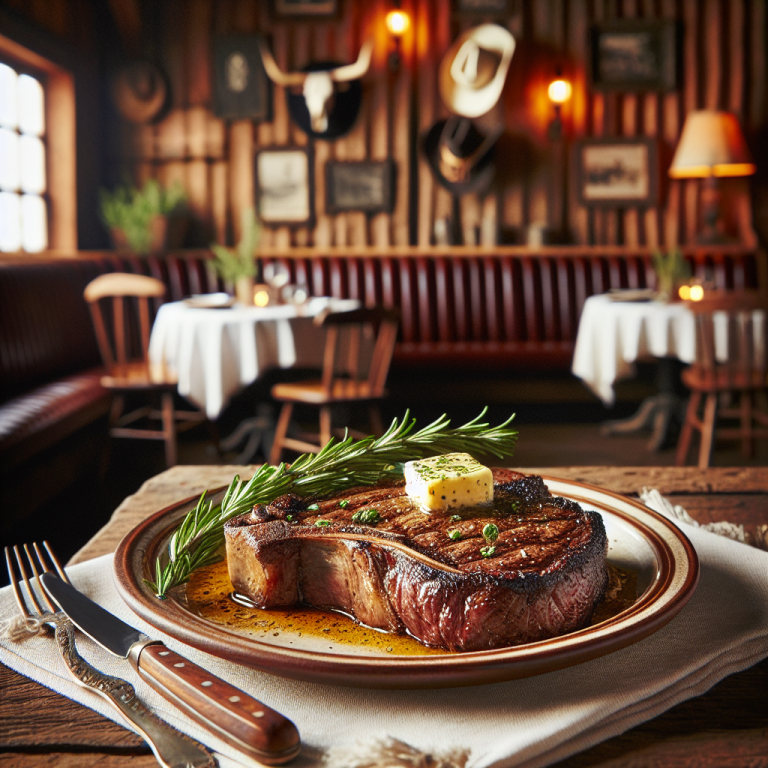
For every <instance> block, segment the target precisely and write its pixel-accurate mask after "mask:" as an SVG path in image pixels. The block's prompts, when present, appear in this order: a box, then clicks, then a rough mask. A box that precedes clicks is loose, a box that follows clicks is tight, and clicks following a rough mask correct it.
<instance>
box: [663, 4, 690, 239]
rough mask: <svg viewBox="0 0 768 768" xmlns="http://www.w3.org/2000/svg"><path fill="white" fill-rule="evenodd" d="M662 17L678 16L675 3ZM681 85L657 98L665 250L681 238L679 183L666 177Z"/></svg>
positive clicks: (677, 129)
mask: <svg viewBox="0 0 768 768" xmlns="http://www.w3.org/2000/svg"><path fill="white" fill-rule="evenodd" d="M661 12H662V16H663V17H664V18H669V19H674V18H676V17H677V4H676V0H662V9H661ZM680 56H681V57H683V56H684V54H683V51H681V52H680ZM686 65H687V62H684V63H683V67H681V69H682V72H683V74H682V77H683V78H686V77H687V75H686V74H685V69H684V67H685V66H686ZM681 88H682V86H680V87H679V88H678V90H677V91H674V92H671V93H665V94H664V95H663V96H660V97H659V98H660V101H661V110H662V115H661V125H660V129H659V130H660V138H661V141H662V146H663V148H664V150H665V154H666V155H667V158H668V159H667V162H666V163H665V164H664V165H663V166H662V170H661V173H662V175H663V178H662V190H665V191H666V196H665V198H664V199H663V200H662V214H661V219H662V225H661V226H662V234H661V243H660V244H661V245H664V246H665V247H666V248H669V247H671V246H672V245H674V244H676V243H679V242H681V237H680V232H681V229H680V216H681V211H682V194H681V193H682V184H681V182H679V181H672V180H671V179H670V178H669V176H668V170H669V163H671V162H672V156H673V152H674V150H675V148H676V146H677V140H678V137H679V135H680V130H681V128H682V124H681V117H680V115H681V113H682V112H681V107H682V105H681V93H682V90H681Z"/></svg>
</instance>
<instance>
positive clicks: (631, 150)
mask: <svg viewBox="0 0 768 768" xmlns="http://www.w3.org/2000/svg"><path fill="white" fill-rule="evenodd" d="M575 176H576V181H577V184H578V192H579V201H580V202H581V204H582V205H589V206H603V207H613V208H626V207H632V206H635V207H640V208H645V207H649V206H652V205H655V204H656V203H657V202H658V194H659V166H658V146H657V144H656V142H655V141H653V140H652V139H644V138H629V139H625V138H616V139H610V138H606V139H587V140H584V141H581V142H579V143H578V144H577V146H576V174H575Z"/></svg>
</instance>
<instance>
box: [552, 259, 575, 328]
mask: <svg viewBox="0 0 768 768" xmlns="http://www.w3.org/2000/svg"><path fill="white" fill-rule="evenodd" d="M554 269H555V276H556V286H557V308H558V314H559V320H560V323H559V327H558V330H559V333H558V338H559V339H563V340H565V341H573V339H574V338H575V333H574V331H573V326H574V318H573V316H572V311H573V305H574V299H575V295H574V292H573V291H572V290H571V288H570V286H572V285H573V280H572V279H571V278H570V276H569V272H570V270H571V268H570V265H569V263H568V260H566V259H564V258H562V257H557V258H556V259H554Z"/></svg>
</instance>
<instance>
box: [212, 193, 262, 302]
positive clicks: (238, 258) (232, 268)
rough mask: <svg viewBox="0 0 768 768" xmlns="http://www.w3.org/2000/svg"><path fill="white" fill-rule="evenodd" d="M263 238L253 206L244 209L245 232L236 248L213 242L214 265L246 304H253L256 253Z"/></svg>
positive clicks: (236, 296)
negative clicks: (232, 284)
mask: <svg viewBox="0 0 768 768" xmlns="http://www.w3.org/2000/svg"><path fill="white" fill-rule="evenodd" d="M260 238H261V225H260V224H259V221H258V220H257V219H256V214H255V212H254V210H253V208H246V209H245V210H244V211H243V234H242V237H241V238H240V242H239V243H238V244H237V246H236V247H235V248H227V247H226V246H224V245H217V244H212V245H211V250H212V251H213V253H214V255H215V258H214V260H213V266H214V268H215V269H216V272H218V274H219V275H220V276H221V277H222V278H223V279H224V280H228V281H229V282H232V283H234V285H235V298H236V299H237V300H238V301H239V302H240V303H241V304H245V305H246V306H250V305H251V304H253V287H254V282H253V278H254V276H255V275H256V261H255V259H254V254H255V253H256V248H257V247H258V245H259V239H260Z"/></svg>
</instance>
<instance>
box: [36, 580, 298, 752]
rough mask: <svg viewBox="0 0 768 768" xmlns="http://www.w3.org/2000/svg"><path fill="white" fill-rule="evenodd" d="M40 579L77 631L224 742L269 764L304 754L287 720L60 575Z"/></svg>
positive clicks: (290, 723) (291, 725) (293, 729)
mask: <svg viewBox="0 0 768 768" xmlns="http://www.w3.org/2000/svg"><path fill="white" fill-rule="evenodd" d="M40 579H41V581H42V583H43V586H44V587H45V590H46V592H48V594H49V595H50V596H51V597H52V598H53V599H54V600H55V601H56V602H57V603H58V604H59V606H60V607H61V610H62V611H64V613H66V614H67V616H69V618H70V620H71V621H72V623H73V624H75V626H77V627H78V628H79V629H80V630H82V631H83V632H85V634H86V635H88V636H89V637H91V638H92V639H93V640H95V641H96V642H97V643H98V644H99V645H101V646H102V647H103V648H105V649H106V650H108V651H109V652H110V653H112V654H114V655H115V656H120V657H122V658H124V659H128V660H129V661H130V662H131V664H132V665H133V667H134V669H136V671H137V672H138V673H139V676H140V677H141V678H142V679H143V680H144V681H145V682H147V683H148V684H149V685H151V686H152V687H153V688H154V689H155V690H156V691H157V692H158V693H159V694H161V695H162V696H163V697H165V698H166V699H168V701H170V702H171V703H173V704H175V705H176V706H177V707H179V709H181V710H182V711H184V712H185V713H186V714H187V715H189V716H190V717H191V718H192V719H193V720H195V721H196V722H198V723H199V724H200V725H202V726H203V727H204V728H206V729H207V730H209V731H211V732H212V733H214V734H216V735H217V736H218V737H219V738H220V739H222V740H223V741H226V742H227V743H228V744H230V745H231V746H233V747H234V748H235V749H238V750H240V751H241V752H244V753H245V754H247V755H249V756H250V757H253V758H255V759H256V760H259V761H261V762H262V763H266V764H267V765H280V764H282V763H286V762H288V761H289V760H292V759H293V758H294V757H296V756H297V755H298V754H299V752H300V750H301V741H300V739H299V732H298V730H297V729H296V726H295V725H294V724H293V723H292V722H291V721H290V720H289V719H288V718H287V717H285V716H284V715H281V714H280V713H279V712H276V711H275V710H274V709H270V708H269V707H267V706H265V705H264V704H262V703H261V702H260V701H258V700H256V699H254V698H253V697H252V696H250V695H248V694H247V693H245V692H244V691H242V690H240V689H239V688H236V687H235V686H233V685H230V684H229V683H227V682H225V681H224V680H221V679H220V678H218V677H215V676H214V675H212V674H210V673H209V672H206V671H205V670H204V669H203V668H202V667H199V666H198V665H197V664H195V663H194V662H191V661H190V660H189V659H185V658H184V657H183V656H180V655H179V654H178V653H175V652H174V651H172V650H171V649H170V648H168V647H167V646H166V645H165V644H164V643H163V642H162V641H161V640H151V639H150V638H149V637H147V636H146V635H144V634H142V633H141V632H139V631H138V630H137V629H134V628H133V627H131V626H130V625H129V624H126V623H125V622H124V621H122V620H121V619H118V618H117V616H114V615H113V614H111V613H109V611H106V610H105V609H104V608H102V607H101V606H100V605H98V604H96V603H94V602H93V600H91V599H90V598H89V597H86V596H85V595H84V594H82V593H81V592H78V590H77V589H75V588H74V587H73V586H71V585H69V584H67V583H66V582H64V581H62V580H61V579H60V578H59V577H58V576H56V575H55V574H53V573H44V574H42V576H41V577H40Z"/></svg>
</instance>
